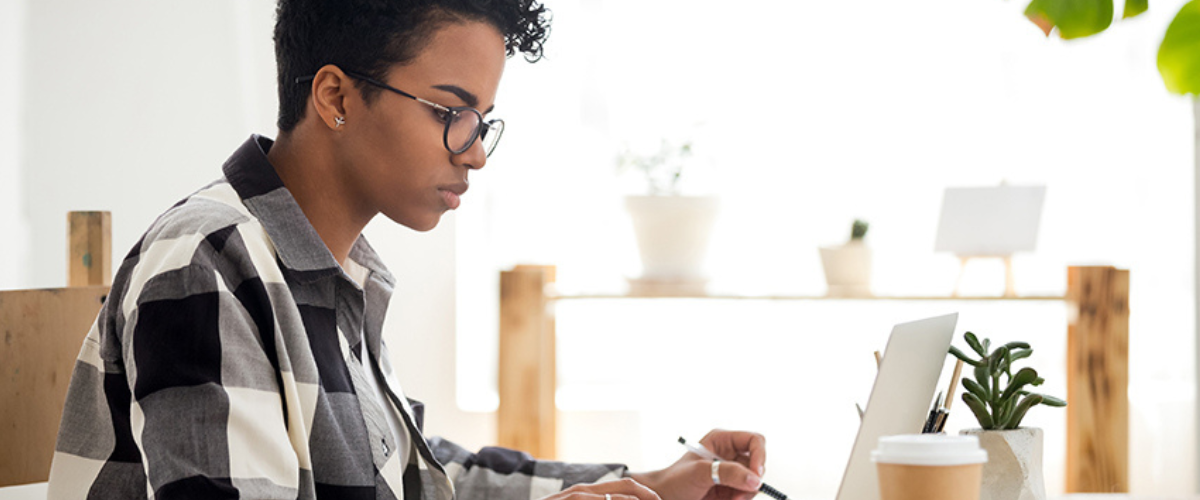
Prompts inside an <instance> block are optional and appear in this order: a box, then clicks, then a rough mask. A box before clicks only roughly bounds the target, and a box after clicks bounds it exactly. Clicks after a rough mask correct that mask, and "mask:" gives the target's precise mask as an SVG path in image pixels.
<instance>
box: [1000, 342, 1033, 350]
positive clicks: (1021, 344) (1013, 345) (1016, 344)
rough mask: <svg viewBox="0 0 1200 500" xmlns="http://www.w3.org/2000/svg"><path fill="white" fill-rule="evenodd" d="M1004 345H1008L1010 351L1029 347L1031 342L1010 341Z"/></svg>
mask: <svg viewBox="0 0 1200 500" xmlns="http://www.w3.org/2000/svg"><path fill="white" fill-rule="evenodd" d="M1004 347H1007V348H1008V350H1010V351H1015V350H1017V349H1029V342H1009V343H1007V344H1004Z"/></svg>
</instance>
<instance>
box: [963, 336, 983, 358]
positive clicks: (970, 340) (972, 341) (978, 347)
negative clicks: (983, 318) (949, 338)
mask: <svg viewBox="0 0 1200 500" xmlns="http://www.w3.org/2000/svg"><path fill="white" fill-rule="evenodd" d="M963 338H964V339H966V341H967V345H969V346H971V350H973V351H975V352H976V353H978V354H979V355H980V356H982V357H985V358H986V357H987V354H988V353H987V351H985V350H983V344H980V343H979V339H978V338H977V337H975V334H974V333H971V332H967V333H965V334H963Z"/></svg>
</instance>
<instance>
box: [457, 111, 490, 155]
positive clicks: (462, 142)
mask: <svg viewBox="0 0 1200 500" xmlns="http://www.w3.org/2000/svg"><path fill="white" fill-rule="evenodd" d="M452 116H453V117H452V118H451V119H450V123H449V124H447V126H446V146H447V147H449V148H450V150H451V151H455V152H459V153H461V152H463V151H466V150H467V148H469V147H471V145H472V144H473V143H474V142H475V139H476V138H478V139H479V140H480V141H482V142H483V150H484V152H486V153H487V154H491V153H492V150H493V149H495V148H496V143H497V142H499V141H500V132H501V131H502V130H503V128H504V122H501V121H499V120H493V121H491V122H488V123H486V124H484V125H483V127H482V129H481V127H480V123H481V121H482V118H481V117H480V116H479V113H477V112H475V111H474V110H470V109H463V110H459V111H458V112H456V113H454V114H453V115H452Z"/></svg>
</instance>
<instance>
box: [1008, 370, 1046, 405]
mask: <svg viewBox="0 0 1200 500" xmlns="http://www.w3.org/2000/svg"><path fill="white" fill-rule="evenodd" d="M1037 379H1038V374H1037V370H1034V369H1033V368H1022V369H1021V371H1018V372H1017V374H1016V375H1014V376H1013V378H1012V379H1011V380H1009V381H1008V388H1006V389H1004V394H1002V395H1001V396H1000V399H1001V400H1007V399H1009V398H1012V397H1013V396H1014V395H1016V394H1017V391H1019V390H1021V388H1022V387H1025V386H1026V385H1029V384H1032V383H1033V381H1035V380H1037Z"/></svg>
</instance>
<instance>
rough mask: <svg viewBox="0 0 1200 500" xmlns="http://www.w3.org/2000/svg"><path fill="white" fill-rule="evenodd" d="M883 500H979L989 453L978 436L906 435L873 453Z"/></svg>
mask: <svg viewBox="0 0 1200 500" xmlns="http://www.w3.org/2000/svg"><path fill="white" fill-rule="evenodd" d="M871 461H872V462H875V467H876V469H877V470H878V472H879V493H880V494H879V498H880V499H881V500H979V488H980V484H981V483H982V482H983V464H984V462H987V452H986V451H984V450H983V449H982V448H980V447H979V438H977V437H975V436H948V435H944V434H904V435H899V436H884V437H881V438H879V446H878V447H877V448H876V449H875V451H872V452H871Z"/></svg>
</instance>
